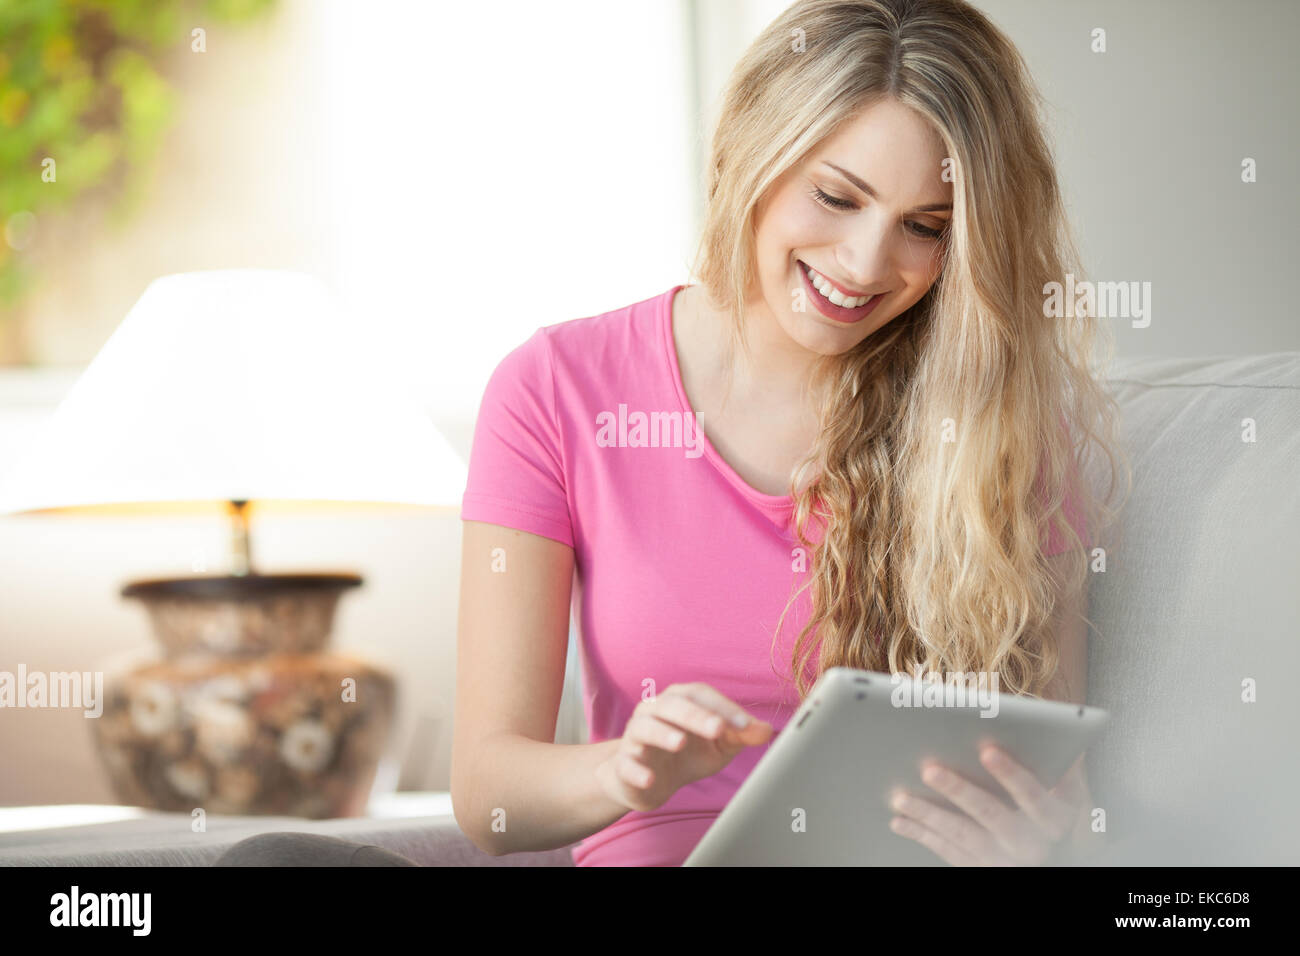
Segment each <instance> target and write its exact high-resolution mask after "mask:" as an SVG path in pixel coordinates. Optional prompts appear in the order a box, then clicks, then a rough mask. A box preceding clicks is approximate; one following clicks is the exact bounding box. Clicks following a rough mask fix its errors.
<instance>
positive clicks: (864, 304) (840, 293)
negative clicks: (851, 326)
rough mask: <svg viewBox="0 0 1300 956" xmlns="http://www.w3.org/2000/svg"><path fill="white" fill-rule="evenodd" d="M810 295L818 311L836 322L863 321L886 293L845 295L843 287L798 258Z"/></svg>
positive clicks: (797, 261)
mask: <svg viewBox="0 0 1300 956" xmlns="http://www.w3.org/2000/svg"><path fill="white" fill-rule="evenodd" d="M795 262H796V263H797V264H798V266H799V275H800V277H801V278H802V279H803V283H804V288H805V289H806V290H807V292H808V297H809V298H810V299H811V300H812V302H813V305H814V306H816V308H817V311H818V312H820V313H821V314H822V315H824V316H826V317H827V318H828V319H834V320H835V321H836V322H846V323H853V322H861V321H862V320H863V319H865V318H866V317H867V316H868V315H870V314H871V313H872V312H874V311H875V308H876V305H877V304H878V303H879V302H880V300H881V299H883V298H884V294H883V293H881V294H876V295H871V294H866V295H860V296H859V295H845V294H844V290H843V287H842V286H840V285H838V284H837V283H834V282H832V281H831V280H830V279H828V278H826V276H824V275H822V274H821V273H820V272H818V271H817V270H816V269H814V268H813V267H812V266H810V265H808V263H806V262H804V261H803V260H802V259H796V260H795Z"/></svg>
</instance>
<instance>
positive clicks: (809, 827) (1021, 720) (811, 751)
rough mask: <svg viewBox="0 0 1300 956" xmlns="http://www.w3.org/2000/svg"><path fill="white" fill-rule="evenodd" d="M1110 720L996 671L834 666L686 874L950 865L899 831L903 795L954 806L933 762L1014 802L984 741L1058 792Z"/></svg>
mask: <svg viewBox="0 0 1300 956" xmlns="http://www.w3.org/2000/svg"><path fill="white" fill-rule="evenodd" d="M972 676H973V675H972ZM981 680H982V681H983V683H982V685H981V683H980V681H981ZM1107 717H1108V715H1107V713H1106V712H1105V711H1104V710H1099V709H1098V708H1095V707H1086V706H1079V705H1077V704H1070V703H1065V702H1061V701H1050V700H1042V699H1038V698H1031V697H1025V696H1021V695H1018V694H1009V693H998V692H997V690H996V683H995V682H994V683H993V685H992V686H990V681H989V679H988V677H987V675H985V676H984V677H983V678H976V679H975V680H973V681H970V682H962V681H956V682H952V683H948V684H944V683H941V682H938V681H919V680H915V679H913V678H911V677H909V676H907V675H902V674H897V675H891V674H885V673H880V672H878V671H864V670H855V669H852V668H847V667H833V668H829V669H827V670H826V672H825V673H823V674H822V675H821V677H820V678H819V679H818V680H817V682H816V684H815V685H814V686H813V689H812V690H811V691H810V692H809V693H808V696H807V697H806V698H805V700H804V702H803V704H802V705H801V706H800V708H799V710H798V711H797V712H796V713H795V715H794V716H793V717H791V718H790V722H789V723H788V724H787V725H786V726H785V728H784V729H783V730H782V731H781V733H780V734H778V735H777V737H776V739H775V740H773V741H772V743H771V744H770V745H769V747H768V749H767V752H766V753H764V754H763V756H762V757H761V758H760V759H759V761H758V763H757V764H756V765H755V766H754V769H753V771H752V772H751V773H750V775H749V776H748V777H747V778H746V779H745V782H744V783H743V784H741V786H740V788H739V789H738V790H737V791H736V793H735V795H734V796H733V797H732V798H731V800H730V802H728V804H727V806H726V807H725V808H724V809H723V811H722V813H721V814H720V815H719V816H718V819H717V820H715V821H714V822H713V826H712V827H710V828H709V830H708V831H707V832H706V833H705V834H704V837H703V839H701V840H700V842H699V843H698V844H697V845H696V847H695V849H694V850H693V851H692V852H691V854H690V856H688V857H687V859H686V862H685V863H684V864H683V866H945V865H947V864H946V863H945V862H944V861H943V860H942V859H940V858H939V857H938V856H937V855H935V854H934V853H933V852H932V851H931V850H929V849H928V848H926V847H924V846H922V845H921V844H919V843H917V842H916V841H915V840H911V839H908V838H907V837H903V836H900V835H899V834H897V833H895V832H894V831H893V830H891V829H890V827H889V821H890V820H891V819H892V818H893V817H894V816H896V815H897V814H896V813H895V812H894V811H893V809H892V808H891V807H890V806H889V802H890V799H891V798H892V796H893V794H894V792H895V789H896V788H901V789H904V790H907V791H909V792H911V793H914V794H916V795H918V796H922V797H924V798H926V799H928V800H930V801H931V802H934V803H937V804H938V805H940V806H944V807H948V808H953V805H952V804H951V803H950V802H949V801H948V800H947V799H946V798H945V797H944V796H943V795H942V794H940V793H939V792H938V791H937V790H935V789H933V788H932V787H930V786H928V785H927V784H925V783H924V782H923V781H922V780H921V774H920V770H921V765H922V763H923V761H925V760H927V759H931V758H932V759H934V760H937V761H938V762H939V763H942V764H943V765H945V766H946V767H949V768H950V769H952V770H954V771H955V772H957V773H958V774H960V775H962V776H963V777H965V778H966V779H967V780H970V781H971V782H972V783H974V784H976V785H977V786H980V787H983V788H985V789H987V790H989V791H990V792H991V793H995V794H998V795H999V796H1001V797H1002V798H1003V799H1004V800H1005V801H1006V803H1007V805H1008V806H1014V805H1015V803H1014V801H1013V800H1012V799H1011V797H1010V796H1009V795H1008V794H1006V792H1005V790H1004V789H1003V788H1002V785H1001V784H999V783H998V782H997V780H996V779H995V778H994V777H993V775H992V774H990V773H989V772H988V771H987V770H986V769H985V768H984V765H983V764H981V763H980V760H979V747H980V746H981V745H982V744H983V743H985V742H990V743H993V744H996V745H997V746H999V747H1001V748H1002V749H1004V750H1005V751H1006V752H1007V753H1009V754H1010V755H1011V757H1012V758H1013V759H1015V760H1016V761H1017V762H1019V763H1021V764H1022V765H1024V766H1025V767H1026V768H1027V769H1028V770H1030V771H1031V772H1032V773H1033V774H1034V775H1035V776H1036V777H1037V778H1038V779H1039V780H1040V781H1042V782H1043V783H1044V784H1045V785H1046V786H1049V787H1051V786H1055V785H1056V783H1057V782H1058V781H1059V780H1060V779H1061V777H1062V776H1063V775H1064V774H1065V771H1066V770H1068V769H1069V768H1070V766H1071V765H1072V764H1073V763H1074V761H1075V760H1076V759H1077V758H1078V757H1079V755H1080V754H1082V753H1083V752H1084V751H1085V750H1086V749H1087V748H1088V747H1089V746H1090V745H1091V744H1092V742H1093V741H1094V740H1095V739H1096V737H1097V734H1098V733H1099V731H1100V730H1101V728H1102V726H1103V725H1104V724H1105V722H1106V720H1107Z"/></svg>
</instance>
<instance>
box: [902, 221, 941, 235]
mask: <svg viewBox="0 0 1300 956" xmlns="http://www.w3.org/2000/svg"><path fill="white" fill-rule="evenodd" d="M908 225H909V226H911V227H912V231H913V232H914V233H916V235H918V236H920V237H921V238H922V239H938V238H939V237H940V236H942V235H943V230H942V229H931V228H930V227H929V226H923V225H921V224H920V223H919V222H909V223H908Z"/></svg>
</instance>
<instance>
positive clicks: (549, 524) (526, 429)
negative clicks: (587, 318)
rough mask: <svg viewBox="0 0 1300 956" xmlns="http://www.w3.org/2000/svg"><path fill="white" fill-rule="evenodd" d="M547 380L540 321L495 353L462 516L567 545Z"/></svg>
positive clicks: (569, 537)
mask: <svg viewBox="0 0 1300 956" xmlns="http://www.w3.org/2000/svg"><path fill="white" fill-rule="evenodd" d="M558 421H559V419H558V416H557V414H556V408H555V381H554V372H553V366H552V363H551V355H550V342H549V339H548V338H547V336H546V329H545V328H541V329H538V330H537V331H536V332H535V333H534V334H533V336H532V337H531V338H530V339H528V341H526V342H524V343H523V344H522V345H520V346H518V347H517V348H515V350H514V351H512V352H511V353H510V354H509V355H507V356H506V357H505V358H504V359H502V360H501V362H500V364H498V365H497V367H496V370H495V371H493V373H492V376H491V377H490V378H489V379H488V384H487V388H486V389H485V390H484V392H483V400H482V402H481V403H480V405H479V412H478V420H477V421H476V422H475V424H474V442H473V445H472V447H471V449H470V457H469V477H468V480H467V482H466V485H465V494H464V497H463V498H462V499H461V508H460V516H461V519H462V520H465V521H484V522H487V523H489V524H498V525H502V526H504V527H507V528H515V529H517V530H519V531H527V532H529V533H530V534H537V535H541V536H543V537H546V538H551V539H553V540H555V541H559V542H560V543H561V544H567V545H568V546H569V547H573V529H572V522H571V520H570V515H569V505H568V496H567V485H566V481H565V475H564V457H563V454H562V448H563V445H562V442H561V435H560V429H559V424H558Z"/></svg>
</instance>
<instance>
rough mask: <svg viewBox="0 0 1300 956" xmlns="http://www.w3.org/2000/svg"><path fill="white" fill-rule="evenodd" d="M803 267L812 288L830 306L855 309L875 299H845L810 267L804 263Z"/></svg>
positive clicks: (865, 297) (861, 297)
mask: <svg viewBox="0 0 1300 956" xmlns="http://www.w3.org/2000/svg"><path fill="white" fill-rule="evenodd" d="M804 265H805V266H807V269H808V277H809V278H810V279H812V284H813V288H815V289H816V290H817V291H818V292H820V293H821V294H822V295H824V296H825V297H826V298H827V299H828V300H829V301H830V303H831V304H832V305H838V306H841V307H843V308H845V309H856V308H858V306H862V305H866V304H867V303H868V302H870V301H871V300H872V299H873V298H875V296H870V295H864V296H859V297H857V298H852V297H847V296H845V295H843V294H842V293H841V292H840V290H839V289H837V288H835V286H833V285H831V283H830V281H829V280H827V278H826V277H825V276H824V275H822V274H821V273H820V272H818V271H817V270H816V269H814V268H813V267H812V266H810V265H808V263H806V262H805V263H804Z"/></svg>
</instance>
